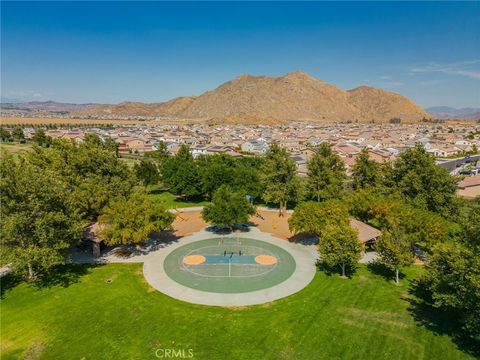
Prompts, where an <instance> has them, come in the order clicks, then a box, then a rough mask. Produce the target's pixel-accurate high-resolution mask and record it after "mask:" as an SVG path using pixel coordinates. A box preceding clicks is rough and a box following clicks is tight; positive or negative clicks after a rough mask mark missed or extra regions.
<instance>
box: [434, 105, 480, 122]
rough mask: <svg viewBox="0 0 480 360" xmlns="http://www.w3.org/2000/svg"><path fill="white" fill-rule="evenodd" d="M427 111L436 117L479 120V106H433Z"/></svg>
mask: <svg viewBox="0 0 480 360" xmlns="http://www.w3.org/2000/svg"><path fill="white" fill-rule="evenodd" d="M427 111H428V112H429V113H430V114H432V115H433V116H435V117H436V118H438V119H455V120H480V108H470V107H468V108H460V109H456V108H453V107H449V106H434V107H430V108H428V109H427Z"/></svg>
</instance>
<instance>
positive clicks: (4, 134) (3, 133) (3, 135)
mask: <svg viewBox="0 0 480 360" xmlns="http://www.w3.org/2000/svg"><path fill="white" fill-rule="evenodd" d="M11 138H12V135H11V134H10V132H9V131H8V130H7V129H5V128H3V127H0V139H1V140H2V141H10V139H11Z"/></svg>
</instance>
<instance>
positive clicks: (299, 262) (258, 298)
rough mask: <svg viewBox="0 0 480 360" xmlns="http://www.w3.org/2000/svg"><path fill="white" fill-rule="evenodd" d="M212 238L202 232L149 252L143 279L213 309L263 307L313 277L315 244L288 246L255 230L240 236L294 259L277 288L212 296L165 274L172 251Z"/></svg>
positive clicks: (145, 260) (185, 299) (303, 286)
mask: <svg viewBox="0 0 480 360" xmlns="http://www.w3.org/2000/svg"><path fill="white" fill-rule="evenodd" d="M230 236H231V237H236V235H235V234H234V235H228V236H226V237H230ZM212 237H217V235H215V234H212V233H211V232H208V231H206V230H205V229H204V230H202V231H200V232H197V233H195V234H193V235H191V236H188V237H184V238H182V239H180V240H179V241H178V242H176V243H172V244H170V245H168V246H166V247H164V248H161V249H158V250H157V251H154V252H151V253H149V254H148V255H146V256H145V257H144V259H143V260H144V264H143V273H144V276H145V279H146V280H147V281H148V283H149V284H150V285H151V286H152V287H153V288H155V289H157V290H159V291H161V292H163V293H164V294H166V295H168V296H171V297H173V298H175V299H179V300H183V301H186V302H190V303H194V304H202V305H216V306H245V305H256V304H263V303H266V302H270V301H274V300H277V299H280V298H283V297H286V296H289V295H292V294H294V293H296V292H298V291H300V290H302V289H303V288H305V287H306V286H307V285H308V284H309V283H310V282H311V281H312V279H313V277H314V276H315V272H316V266H315V262H316V260H317V251H316V248H315V246H314V245H302V244H294V243H290V242H288V241H285V240H281V239H277V238H275V237H273V236H272V235H270V234H268V233H263V232H261V231H260V230H258V229H256V228H250V231H249V232H248V233H242V237H246V238H251V239H256V240H261V241H265V242H268V243H271V244H274V245H276V246H278V247H280V248H282V249H284V250H286V251H288V252H289V253H290V254H291V255H292V256H293V258H294V259H295V262H296V269H295V272H294V273H293V274H292V276H291V277H290V278H288V279H287V280H285V281H284V282H282V283H280V284H278V285H275V286H273V287H270V288H267V289H263V290H258V291H252V292H247V293H239V294H221V293H211V292H205V291H199V290H195V289H191V288H188V287H186V286H183V285H180V284H179V283H177V282H175V281H174V280H172V279H171V278H170V277H169V276H168V275H167V274H166V273H165V270H164V268H163V262H164V260H165V258H166V257H167V256H168V254H170V253H171V252H172V251H173V250H175V249H177V248H178V247H180V246H183V245H186V244H190V243H192V242H196V241H199V240H204V239H210V238H212Z"/></svg>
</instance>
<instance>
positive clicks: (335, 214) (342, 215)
mask: <svg viewBox="0 0 480 360" xmlns="http://www.w3.org/2000/svg"><path fill="white" fill-rule="evenodd" d="M329 223H332V224H338V225H339V226H348V225H349V223H350V219H349V215H348V208H347V206H346V205H345V204H343V203H342V202H340V201H339V200H327V201H324V202H321V203H318V202H313V201H306V202H302V203H300V204H299V205H298V206H297V207H296V208H295V211H294V212H293V215H292V216H291V217H290V219H288V225H289V228H290V231H292V232H294V233H302V232H304V233H307V234H315V235H317V236H319V237H320V236H321V235H322V231H323V229H324V228H325V226H327V225H328V224H329Z"/></svg>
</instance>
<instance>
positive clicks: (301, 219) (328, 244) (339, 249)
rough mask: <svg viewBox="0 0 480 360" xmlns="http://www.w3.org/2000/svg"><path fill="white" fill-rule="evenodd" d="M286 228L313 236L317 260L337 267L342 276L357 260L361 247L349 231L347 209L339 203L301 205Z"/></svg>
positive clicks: (350, 229) (336, 201) (356, 237)
mask: <svg viewBox="0 0 480 360" xmlns="http://www.w3.org/2000/svg"><path fill="white" fill-rule="evenodd" d="M288 224H289V227H290V230H291V231H293V232H295V233H299V232H305V233H313V234H315V235H317V236H318V239H319V244H318V250H319V252H320V259H321V260H322V261H323V262H325V264H327V265H328V266H329V267H336V266H339V268H340V269H341V272H342V276H345V274H346V271H347V269H353V268H354V265H355V264H356V262H357V261H358V260H359V259H360V253H361V251H362V249H363V245H362V244H361V243H360V241H359V240H358V236H357V233H356V231H355V230H354V229H353V228H351V227H350V217H349V214H348V207H347V206H346V205H345V204H344V203H342V202H340V201H339V200H327V201H324V202H321V203H318V202H305V203H301V204H300V205H298V206H297V207H296V208H295V212H294V213H293V215H292V217H291V218H290V219H289V221H288Z"/></svg>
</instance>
